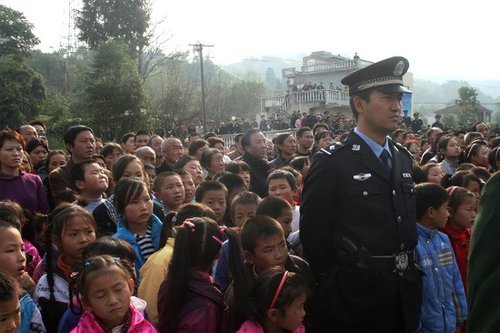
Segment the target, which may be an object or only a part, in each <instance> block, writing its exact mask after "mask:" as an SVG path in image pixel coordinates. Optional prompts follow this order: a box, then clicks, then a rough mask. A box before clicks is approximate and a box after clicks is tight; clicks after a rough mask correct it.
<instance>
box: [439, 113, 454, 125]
mask: <svg viewBox="0 0 500 333" xmlns="http://www.w3.org/2000/svg"><path fill="white" fill-rule="evenodd" d="M441 121H442V122H443V125H444V127H446V128H457V125H458V122H457V117H456V116H455V115H454V114H445V115H443V118H442V119H441Z"/></svg>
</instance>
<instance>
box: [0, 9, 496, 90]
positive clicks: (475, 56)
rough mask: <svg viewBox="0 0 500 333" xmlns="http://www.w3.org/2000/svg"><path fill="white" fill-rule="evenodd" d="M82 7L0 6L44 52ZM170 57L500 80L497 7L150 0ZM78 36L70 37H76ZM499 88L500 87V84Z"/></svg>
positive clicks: (65, 31) (58, 41) (63, 35)
mask: <svg viewBox="0 0 500 333" xmlns="http://www.w3.org/2000/svg"><path fill="white" fill-rule="evenodd" d="M80 1H81V0H0V4H3V5H6V6H8V7H11V8H13V9H15V10H18V11H21V12H23V13H24V15H25V16H26V18H27V19H28V20H29V21H30V22H32V23H33V24H34V32H35V34H36V35H37V36H38V37H39V38H40V40H41V43H40V45H38V48H39V49H41V50H43V51H45V52H48V51H51V50H57V49H58V48H59V47H60V45H63V46H64V45H66V36H67V35H68V31H71V29H68V7H69V3H70V2H71V5H72V7H73V8H74V9H76V8H78V6H80V3H81V2H80ZM150 1H151V3H152V5H153V12H152V22H153V23H155V22H160V21H162V19H163V21H162V23H160V24H158V25H157V27H156V31H157V32H158V34H160V35H161V39H162V40H167V41H166V43H164V44H163V48H164V50H165V52H167V53H169V52H173V51H186V50H191V49H192V48H191V47H190V46H189V44H193V43H198V42H201V43H203V44H208V45H213V47H210V48H205V50H204V53H205V54H208V55H209V56H210V57H211V59H212V61H213V62H214V63H216V64H220V65H226V64H231V63H236V62H240V61H242V60H243V59H247V58H250V57H252V58H260V57H261V56H281V57H288V58H297V59H300V57H301V55H306V54H310V53H311V52H314V51H329V52H332V53H333V54H341V55H343V56H347V57H352V56H354V54H355V52H357V53H358V55H359V56H360V57H361V58H362V59H366V60H369V61H378V60H382V59H384V58H387V57H391V56H395V55H401V56H404V57H406V58H408V60H409V61H410V71H411V72H413V74H414V77H415V78H417V79H429V80H437V81H444V80H500V62H499V59H500V43H498V41H497V38H496V33H497V31H498V25H497V24H496V22H497V21H498V9H499V7H500V4H498V3H496V2H495V1H491V0H475V1H470V0H469V1H463V0H433V1H430V0H419V1H415V0H409V1H408V0H407V1H395V0H377V1H373V0H345V1H334V0H312V1H311V0H303V1H297V0H288V1H283V0H252V1H244V2H243V1H239V0H212V1H207V0H150ZM74 33H75V31H72V32H71V34H74ZM499 89H500V87H499Z"/></svg>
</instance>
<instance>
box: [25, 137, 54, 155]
mask: <svg viewBox="0 0 500 333" xmlns="http://www.w3.org/2000/svg"><path fill="white" fill-rule="evenodd" d="M39 146H42V147H43V148H44V149H45V150H46V151H47V153H48V152H49V148H48V147H47V145H46V144H45V143H44V142H43V141H42V140H39V139H33V140H31V141H29V142H28V143H27V144H26V152H27V153H28V154H31V152H32V151H33V150H35V148H37V147H39Z"/></svg>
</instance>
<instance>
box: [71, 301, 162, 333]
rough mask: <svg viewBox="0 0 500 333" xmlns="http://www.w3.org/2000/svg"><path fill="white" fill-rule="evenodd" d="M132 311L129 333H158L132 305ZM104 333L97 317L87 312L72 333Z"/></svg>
mask: <svg viewBox="0 0 500 333" xmlns="http://www.w3.org/2000/svg"><path fill="white" fill-rule="evenodd" d="M130 311H132V321H131V323H130V328H129V329H128V331H127V332H128V333H157V331H156V329H155V328H154V327H153V325H151V324H150V323H149V322H148V321H147V320H146V319H144V317H143V316H142V315H141V313H140V312H139V311H137V310H136V309H135V308H134V307H133V306H132V305H131V306H130ZM88 332H92V333H101V332H102V333H104V330H103V329H102V328H101V326H100V325H99V324H98V323H97V320H96V318H95V315H94V313H93V312H91V311H85V313H84V314H83V315H82V317H81V318H80V321H79V322H78V325H77V326H76V327H75V328H74V329H73V330H72V331H71V333H88Z"/></svg>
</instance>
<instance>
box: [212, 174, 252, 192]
mask: <svg viewBox="0 0 500 333" xmlns="http://www.w3.org/2000/svg"><path fill="white" fill-rule="evenodd" d="M217 181H218V182H220V183H222V184H224V186H225V187H226V189H227V194H228V196H229V197H231V194H232V193H233V191H234V190H236V189H241V188H243V189H247V188H246V186H245V182H244V181H243V178H241V177H240V176H238V175H236V174H234V173H226V174H224V175H222V176H221V177H219V178H217Z"/></svg>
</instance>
